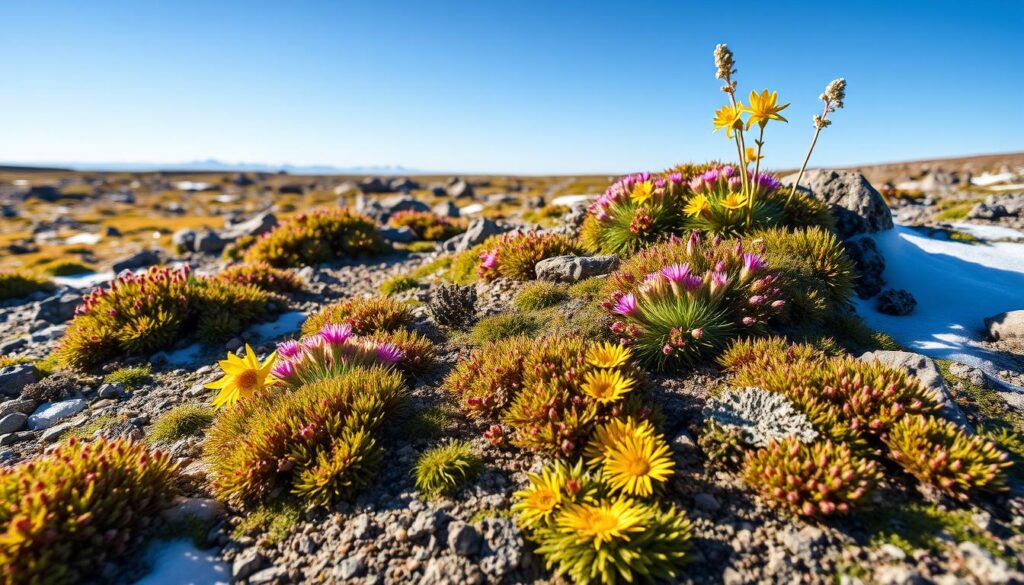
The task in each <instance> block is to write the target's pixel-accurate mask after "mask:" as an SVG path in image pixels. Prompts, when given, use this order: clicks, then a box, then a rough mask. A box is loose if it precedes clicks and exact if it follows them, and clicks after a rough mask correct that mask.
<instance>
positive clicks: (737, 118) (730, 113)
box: [714, 102, 744, 138]
mask: <svg viewBox="0 0 1024 585" xmlns="http://www.w3.org/2000/svg"><path fill="white" fill-rule="evenodd" d="M743 109H744V108H743V102H738V103H737V104H736V106H730V105H725V106H722V109H720V110H718V111H717V112H715V119H714V124H715V132H718V131H719V130H721V129H722V128H725V136H726V137H727V138H732V131H733V130H740V129H742V128H743Z"/></svg>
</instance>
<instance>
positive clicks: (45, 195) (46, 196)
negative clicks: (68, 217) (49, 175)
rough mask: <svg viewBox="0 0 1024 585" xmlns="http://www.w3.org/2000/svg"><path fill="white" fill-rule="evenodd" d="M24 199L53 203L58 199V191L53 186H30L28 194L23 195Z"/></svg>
mask: <svg viewBox="0 0 1024 585" xmlns="http://www.w3.org/2000/svg"><path fill="white" fill-rule="evenodd" d="M25 199H39V200H40V201H47V202H49V203H53V202H54V201H56V200H58V199H60V190H58V189H57V188H56V187H54V186H53V185H32V187H30V188H29V190H28V193H26V194H25Z"/></svg>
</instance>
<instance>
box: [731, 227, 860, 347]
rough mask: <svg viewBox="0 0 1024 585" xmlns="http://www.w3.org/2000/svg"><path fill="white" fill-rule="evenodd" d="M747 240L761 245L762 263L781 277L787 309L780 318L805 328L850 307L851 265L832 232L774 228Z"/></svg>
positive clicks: (760, 232) (811, 229)
mask: <svg viewBox="0 0 1024 585" xmlns="http://www.w3.org/2000/svg"><path fill="white" fill-rule="evenodd" d="M826 213H827V210H826ZM750 240H753V241H754V242H760V243H761V244H762V245H763V246H764V248H763V249H764V252H763V255H764V258H765V260H767V261H768V264H769V266H771V267H772V268H773V269H775V270H778V271H779V273H780V274H781V278H780V280H779V284H780V286H781V287H782V296H783V298H785V299H786V308H785V310H784V311H783V312H782V314H781V315H780V318H782V319H784V320H785V321H787V322H789V323H794V324H799V325H800V326H804V327H806V326H807V325H809V324H813V323H818V322H820V321H821V320H822V319H823V318H824V317H825V316H827V315H830V314H834V313H836V312H838V311H841V310H842V309H845V308H846V307H847V306H848V305H849V303H850V295H851V294H852V292H853V278H854V269H853V262H852V261H851V260H850V258H849V257H848V256H847V255H846V253H845V251H844V250H843V246H842V244H841V243H840V241H839V239H838V238H836V236H835V234H833V233H832V232H830V231H828V230H825V229H821V228H817V227H812V228H807V229H800V230H795V231H787V230H785V229H782V228H773V229H769V230H762V231H758V232H755V233H753V234H751V236H750Z"/></svg>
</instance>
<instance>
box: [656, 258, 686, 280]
mask: <svg viewBox="0 0 1024 585" xmlns="http://www.w3.org/2000/svg"><path fill="white" fill-rule="evenodd" d="M661 274H662V276H664V277H665V278H667V279H668V280H669V281H670V282H683V280H684V279H686V277H687V276H688V275H689V274H690V265H689V264H688V263H685V262H684V263H683V264H673V265H671V266H666V267H664V268H662V269H661Z"/></svg>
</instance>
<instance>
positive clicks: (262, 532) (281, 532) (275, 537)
mask: <svg viewBox="0 0 1024 585" xmlns="http://www.w3.org/2000/svg"><path fill="white" fill-rule="evenodd" d="M301 519H302V506H301V504H300V503H299V502H298V501H296V500H295V498H294V497H287V498H283V499H277V500H274V501H273V502H270V503H267V504H261V505H258V506H256V507H254V508H253V509H252V510H247V511H246V514H245V516H243V517H242V521H241V522H239V523H238V525H237V526H235V529H234V530H233V531H232V533H231V535H232V537H234V538H236V539H237V538H241V537H243V536H246V535H248V534H250V533H259V536H260V538H262V539H265V540H266V542H267V544H268V545H271V546H273V545H275V544H277V543H279V542H281V541H282V540H284V539H285V537H286V536H288V533H289V532H291V529H292V527H293V526H295V525H296V524H298V523H299V520H301Z"/></svg>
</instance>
